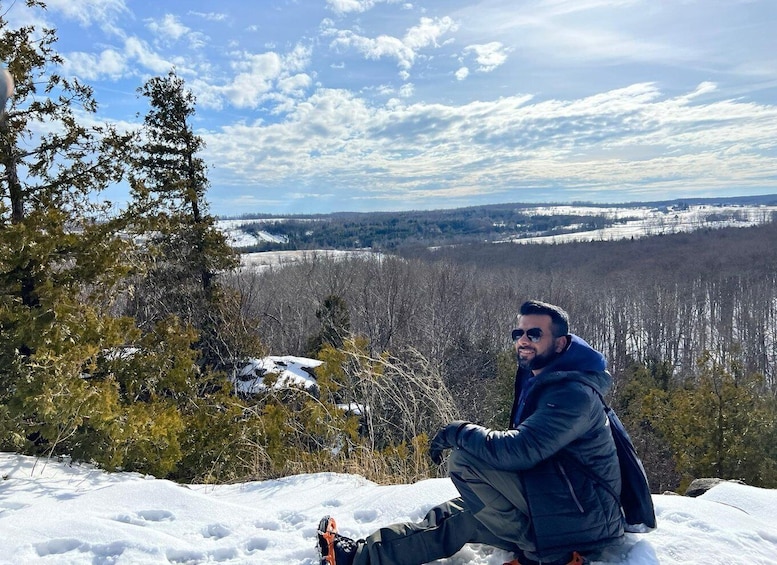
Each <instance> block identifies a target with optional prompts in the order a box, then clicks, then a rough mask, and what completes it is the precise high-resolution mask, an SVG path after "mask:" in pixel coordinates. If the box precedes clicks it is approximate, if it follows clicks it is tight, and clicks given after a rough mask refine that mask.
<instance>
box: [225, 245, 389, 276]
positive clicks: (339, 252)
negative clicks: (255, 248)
mask: <svg viewBox="0 0 777 565" xmlns="http://www.w3.org/2000/svg"><path fill="white" fill-rule="evenodd" d="M349 257H353V258H365V257H373V258H378V259H379V258H380V257H382V255H381V254H379V253H373V252H372V251H356V250H355V251H350V250H345V249H318V250H307V251H305V250H303V251H261V252H257V253H242V254H241V255H240V263H241V265H242V266H243V267H244V268H246V269H250V270H255V271H256V270H262V269H268V268H271V267H283V266H287V265H290V264H292V263H299V262H305V261H312V260H314V259H316V258H319V259H327V260H330V259H335V260H340V259H347V258H349Z"/></svg>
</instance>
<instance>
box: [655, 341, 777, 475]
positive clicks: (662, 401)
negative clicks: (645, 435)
mask: <svg viewBox="0 0 777 565" xmlns="http://www.w3.org/2000/svg"><path fill="white" fill-rule="evenodd" d="M699 366H700V368H701V374H700V375H699V377H697V378H696V379H694V380H693V381H692V382H689V383H686V385H685V386H683V387H676V388H672V389H670V390H668V391H664V390H660V389H655V390H653V391H651V392H650V393H649V394H648V395H647V396H646V398H645V400H644V401H643V410H644V415H645V417H646V418H647V419H648V420H649V421H650V423H651V424H652V425H653V426H654V427H655V428H656V429H657V430H659V431H660V433H661V434H662V436H663V437H664V439H665V440H666V441H667V442H668V444H669V446H670V448H671V450H672V453H673V455H674V459H675V462H676V464H677V469H678V471H679V472H680V473H681V475H682V476H683V482H682V483H681V488H684V487H685V486H687V484H688V483H689V482H690V481H691V480H692V479H694V478H698V477H709V476H713V477H720V478H724V479H742V480H744V481H745V482H746V483H747V484H751V485H754V486H760V487H768V488H773V487H774V486H775V485H777V459H775V453H774V449H772V448H771V447H766V449H765V446H773V445H774V439H775V437H777V425H776V424H775V403H774V399H773V398H771V397H769V396H768V395H764V394H763V376H762V375H758V374H748V373H745V372H744V371H742V369H741V366H739V365H738V363H736V362H732V363H730V364H727V365H723V364H721V363H717V362H714V361H713V360H712V359H711V357H710V356H709V354H705V355H703V356H702V358H701V359H700V360H699Z"/></svg>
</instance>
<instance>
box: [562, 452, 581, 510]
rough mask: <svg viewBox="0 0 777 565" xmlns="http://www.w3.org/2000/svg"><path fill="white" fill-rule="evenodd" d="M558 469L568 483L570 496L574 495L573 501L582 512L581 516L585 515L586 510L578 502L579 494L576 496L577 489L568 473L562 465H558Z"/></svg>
mask: <svg viewBox="0 0 777 565" xmlns="http://www.w3.org/2000/svg"><path fill="white" fill-rule="evenodd" d="M558 469H559V471H561V476H562V477H564V481H565V482H566V483H567V488H568V489H569V494H570V495H572V500H574V501H575V504H576V505H577V509H578V510H580V513H581V514H585V509H584V508H583V505H582V504H580V500H578V498H577V494H575V489H574V488H572V482H571V481H570V480H569V477H568V476H567V472H566V470H565V469H564V466H563V465H562V464H561V463H559V464H558Z"/></svg>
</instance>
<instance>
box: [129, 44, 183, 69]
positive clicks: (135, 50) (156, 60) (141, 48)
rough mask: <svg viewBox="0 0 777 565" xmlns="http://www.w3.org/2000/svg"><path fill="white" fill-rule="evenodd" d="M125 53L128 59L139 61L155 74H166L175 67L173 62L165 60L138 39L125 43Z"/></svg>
mask: <svg viewBox="0 0 777 565" xmlns="http://www.w3.org/2000/svg"><path fill="white" fill-rule="evenodd" d="M124 53H125V56H126V58H127V59H134V60H136V61H138V63H140V65H142V66H143V67H144V68H145V69H147V70H149V71H151V72H152V73H154V74H161V73H166V72H168V71H169V70H170V69H171V68H172V67H173V66H174V63H173V61H171V60H168V59H165V58H164V57H163V56H161V55H159V54H158V53H157V52H156V51H154V50H152V49H150V48H149V46H148V45H147V44H146V43H145V42H144V41H142V40H141V39H139V38H137V37H129V38H127V40H126V41H125V42H124Z"/></svg>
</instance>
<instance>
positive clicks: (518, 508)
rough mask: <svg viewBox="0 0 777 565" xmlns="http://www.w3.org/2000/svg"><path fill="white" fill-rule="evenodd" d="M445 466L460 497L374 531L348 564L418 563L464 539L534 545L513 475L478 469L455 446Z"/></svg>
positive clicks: (512, 546)
mask: <svg viewBox="0 0 777 565" xmlns="http://www.w3.org/2000/svg"><path fill="white" fill-rule="evenodd" d="M448 467H449V469H450V476H451V480H452V481H453V483H454V485H455V486H456V488H457V489H458V490H459V493H460V494H461V497H459V498H454V499H453V500H449V501H448V502H444V503H442V504H440V505H439V506H435V507H434V508H432V509H431V510H430V511H429V513H428V514H427V515H426V517H425V518H424V519H423V520H422V521H421V522H418V523H406V524H394V525H391V526H387V527H385V528H381V529H379V530H378V531H377V532H375V533H373V534H372V535H371V536H369V537H368V538H367V539H366V540H365V542H364V543H363V544H362V545H361V546H360V547H359V549H358V551H357V553H356V559H355V560H354V565H421V564H423V563H429V562H430V561H434V560H436V559H442V558H444V557H450V556H451V555H453V554H455V553H456V552H457V551H459V549H461V548H462V547H463V546H464V544H466V543H483V544H487V545H491V546H494V547H499V548H501V549H506V550H507V551H514V552H520V551H521V550H522V549H523V550H529V551H530V550H533V549H534V544H533V543H531V541H530V538H529V520H528V517H527V514H528V511H527V507H526V501H525V499H524V497H523V492H522V490H521V484H520V481H519V479H518V475H517V474H516V473H511V472H506V471H499V470H496V469H493V468H489V467H484V466H483V464H482V462H481V461H479V460H477V459H474V458H472V457H471V456H469V455H467V454H466V453H465V452H463V451H461V450H454V451H453V452H452V454H451V457H450V458H449V459H448Z"/></svg>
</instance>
